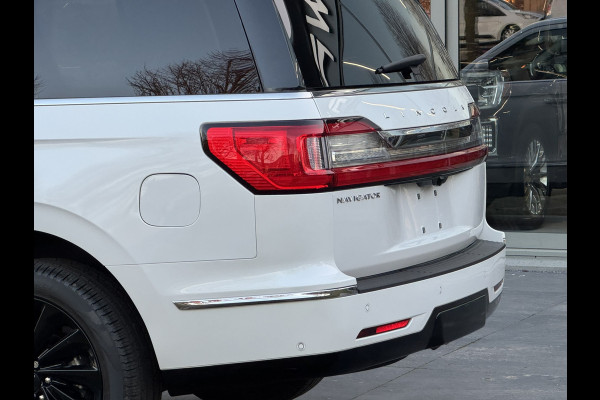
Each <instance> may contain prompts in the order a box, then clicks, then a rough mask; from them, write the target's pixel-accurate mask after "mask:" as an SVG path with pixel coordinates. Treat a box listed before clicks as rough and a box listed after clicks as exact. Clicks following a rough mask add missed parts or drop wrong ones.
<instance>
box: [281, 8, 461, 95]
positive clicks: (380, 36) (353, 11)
mask: <svg viewBox="0 0 600 400" xmlns="http://www.w3.org/2000/svg"><path fill="white" fill-rule="evenodd" d="M278 2H279V1H276V3H278ZM283 3H284V4H285V8H286V12H285V13H287V15H288V16H289V17H286V15H285V13H282V19H283V20H284V21H283V22H284V26H287V27H289V35H290V39H291V42H292V46H293V48H294V50H295V53H296V57H297V58H298V62H299V64H300V68H301V71H302V75H303V77H304V81H305V83H306V85H307V87H309V88H319V87H332V88H335V87H361V86H377V85H395V84H405V83H411V84H412V83H415V82H433V81H444V80H454V79H458V76H457V71H456V69H455V68H454V65H453V63H452V60H451V59H450V57H449V55H448V53H447V51H446V49H445V47H444V45H443V43H442V42H441V40H440V38H439V37H438V35H437V32H436V31H435V28H434V27H433V25H432V23H431V21H430V20H429V18H428V17H427V15H426V13H425V12H424V10H423V9H422V8H421V6H420V5H419V4H418V2H417V1H416V0H304V1H296V0H283ZM280 8H281V7H280ZM287 18H289V20H288V21H286V19H287ZM416 54H423V55H425V56H426V60H425V62H424V63H423V64H422V65H421V66H420V71H419V72H420V76H417V77H415V76H414V75H413V74H411V75H410V77H408V78H404V77H403V74H402V73H400V72H392V73H384V74H376V73H375V70H376V69H377V68H379V67H381V66H384V65H387V64H390V63H392V62H395V61H399V60H401V59H403V58H406V57H409V56H413V55H416Z"/></svg>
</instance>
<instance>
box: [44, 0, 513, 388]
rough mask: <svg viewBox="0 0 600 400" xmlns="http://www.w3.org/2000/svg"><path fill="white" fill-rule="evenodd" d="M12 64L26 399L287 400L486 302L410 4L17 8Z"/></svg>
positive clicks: (443, 89)
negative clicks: (24, 85)
mask: <svg viewBox="0 0 600 400" xmlns="http://www.w3.org/2000/svg"><path fill="white" fill-rule="evenodd" d="M34 51H35V52H34V157H35V159H34V166H35V168H34V324H33V325H34V327H33V329H34V352H33V353H34V361H33V366H34V399H40V400H41V399H53V398H67V397H66V396H69V397H68V398H73V399H102V398H103V399H113V400H115V399H159V398H160V397H161V393H162V392H163V391H164V390H168V391H169V393H170V394H171V395H180V394H186V393H193V394H196V395H197V396H199V397H201V398H202V399H205V400H206V399H231V398H241V397H240V396H242V394H243V398H244V399H278V400H281V399H292V398H295V397H297V396H299V395H301V394H302V393H305V392H306V391H308V390H310V388H312V387H313V386H314V385H316V384H317V383H318V382H319V381H320V380H321V379H322V378H323V377H324V376H331V375H336V374H343V373H350V372H354V371H360V370H365V369H369V368H374V367H378V366H382V365H385V364H389V363H393V362H395V361H398V360H400V359H402V358H403V357H405V356H407V355H408V354H411V353H413V352H416V351H419V350H423V349H427V348H436V347H438V346H440V345H443V344H445V343H447V342H449V341H451V340H454V339H456V338H459V337H461V336H464V335H466V334H468V333H470V332H473V331H474V330H476V329H479V328H481V327H482V326H483V325H484V324H485V321H486V318H487V316H488V315H489V314H490V313H491V312H492V311H493V310H494V308H495V306H496V305H497V304H498V301H499V299H500V294H501V292H502V288H503V278H504V262H505V244H504V234H503V233H502V232H499V231H496V230H493V229H491V228H490V227H489V226H488V225H487V223H486V220H485V183H486V182H485V175H486V171H485V159H486V155H487V148H486V146H485V145H484V144H483V143H482V138H481V133H480V126H479V112H478V109H477V107H476V106H475V105H474V103H473V99H472V97H471V95H470V94H469V91H468V90H467V89H466V88H465V86H463V84H462V83H461V81H460V80H459V79H458V76H457V72H456V70H455V68H454V66H453V65H452V62H451V60H450V58H449V56H448V54H447V52H446V50H445V48H444V47H443V44H442V42H441V40H440V39H439V38H438V36H437V35H436V34H435V31H434V28H433V26H432V25H431V23H430V21H429V19H428V18H427V16H426V14H425V13H424V11H423V10H422V9H421V8H420V6H419V5H418V3H417V2H414V1H412V0H409V1H407V0H405V1H404V2H398V1H386V0H368V1H366V0H304V1H299V0H220V1H213V0H136V1H131V0H128V1H125V0H70V1H68V2H65V1H64V0H44V1H42V0H35V1H34ZM61 396H63V397H61Z"/></svg>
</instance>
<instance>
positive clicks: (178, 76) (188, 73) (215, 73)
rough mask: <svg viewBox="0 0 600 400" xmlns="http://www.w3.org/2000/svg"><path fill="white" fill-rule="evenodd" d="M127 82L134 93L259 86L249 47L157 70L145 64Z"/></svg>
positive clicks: (185, 92)
mask: <svg viewBox="0 0 600 400" xmlns="http://www.w3.org/2000/svg"><path fill="white" fill-rule="evenodd" d="M127 81H128V83H129V85H130V86H131V87H132V88H133V90H134V91H135V94H136V95H137V96H169V95H171V96H172V95H194V94H219V93H255V92H256V91H257V88H258V87H259V81H258V75H257V72H256V67H255V65H254V60H253V58H252V55H251V53H250V51H248V50H229V51H225V52H220V51H218V52H213V53H211V54H209V55H208V57H206V58H204V59H200V60H198V61H182V62H181V63H179V64H171V65H168V66H167V67H164V68H158V69H156V70H150V69H148V68H146V67H144V69H143V70H141V71H138V72H136V73H135V74H134V75H133V77H132V78H130V79H129V78H128V79H127Z"/></svg>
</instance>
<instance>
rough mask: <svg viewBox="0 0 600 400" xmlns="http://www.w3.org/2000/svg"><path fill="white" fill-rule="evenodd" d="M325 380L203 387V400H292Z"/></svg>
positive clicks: (201, 392) (201, 390)
mask: <svg viewBox="0 0 600 400" xmlns="http://www.w3.org/2000/svg"><path fill="white" fill-rule="evenodd" d="M322 379H323V378H313V379H297V380H287V381H269V382H252V383H244V384H223V385H215V386H202V388H200V389H198V390H197V391H195V392H194V394H195V395H196V396H198V397H200V398H201V399H202V400H291V399H295V398H297V397H299V396H301V395H303V394H304V393H306V392H308V391H309V390H311V389H312V388H314V387H315V386H317V384H318V383H319V382H321V380H322Z"/></svg>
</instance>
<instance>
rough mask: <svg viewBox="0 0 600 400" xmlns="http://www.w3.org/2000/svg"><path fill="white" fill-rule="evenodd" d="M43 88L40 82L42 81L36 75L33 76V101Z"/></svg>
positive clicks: (42, 83)
mask: <svg viewBox="0 0 600 400" xmlns="http://www.w3.org/2000/svg"><path fill="white" fill-rule="evenodd" d="M43 87H44V82H42V79H41V78H40V77H39V76H37V75H36V76H34V77H33V98H34V99H35V98H36V97H37V95H38V94H40V92H41V91H42V88H43Z"/></svg>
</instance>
